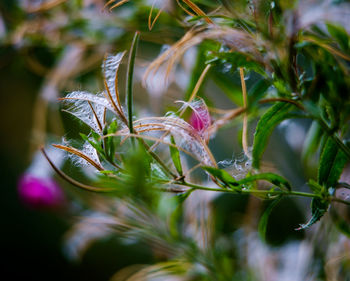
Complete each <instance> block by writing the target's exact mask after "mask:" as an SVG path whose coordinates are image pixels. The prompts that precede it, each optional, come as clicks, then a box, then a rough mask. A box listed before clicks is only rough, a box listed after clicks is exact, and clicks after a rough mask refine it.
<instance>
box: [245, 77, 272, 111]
mask: <svg viewBox="0 0 350 281" xmlns="http://www.w3.org/2000/svg"><path fill="white" fill-rule="evenodd" d="M270 86H271V82H270V81H268V80H267V79H261V80H259V81H258V82H256V83H255V84H254V85H253V86H252V87H251V88H250V89H249V91H248V96H249V104H250V105H252V104H255V103H257V102H258V101H259V100H260V99H261V98H262V97H263V96H264V95H265V94H266V92H267V90H268V88H269V87H270Z"/></svg>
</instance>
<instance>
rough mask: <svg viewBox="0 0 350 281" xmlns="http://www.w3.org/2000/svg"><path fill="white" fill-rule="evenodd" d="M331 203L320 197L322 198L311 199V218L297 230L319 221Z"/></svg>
mask: <svg viewBox="0 0 350 281" xmlns="http://www.w3.org/2000/svg"><path fill="white" fill-rule="evenodd" d="M328 206H329V203H328V202H326V201H324V200H322V199H320V198H313V199H312V201H311V214H312V216H311V219H310V220H309V221H308V222H307V223H306V224H302V225H300V227H299V228H297V230H301V229H305V228H308V227H310V226H311V225H313V224H314V223H316V222H318V221H319V220H320V219H321V218H322V217H323V215H324V214H325V213H326V212H327V210H328Z"/></svg>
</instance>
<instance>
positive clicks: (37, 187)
mask: <svg viewBox="0 0 350 281" xmlns="http://www.w3.org/2000/svg"><path fill="white" fill-rule="evenodd" d="M17 189H18V195H19V197H20V199H21V201H22V202H23V203H24V204H25V205H27V206H29V207H33V208H56V207H59V206H61V205H62V204H63V203H64V194H63V191H62V189H61V188H60V186H59V185H58V184H57V183H56V182H55V181H54V180H53V179H52V178H50V177H47V178H45V177H37V176H34V175H32V174H29V173H25V174H23V175H22V176H21V178H20V179H19V181H18V185H17Z"/></svg>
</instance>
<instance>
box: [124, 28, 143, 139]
mask: <svg viewBox="0 0 350 281" xmlns="http://www.w3.org/2000/svg"><path fill="white" fill-rule="evenodd" d="M139 38H140V33H139V32H135V35H134V38H133V40H132V44H131V49H130V54H129V60H128V70H127V79H126V104H127V107H128V121H129V130H130V133H134V126H133V78H134V65H135V57H136V51H137V46H138V42H139ZM132 140H133V138H132Z"/></svg>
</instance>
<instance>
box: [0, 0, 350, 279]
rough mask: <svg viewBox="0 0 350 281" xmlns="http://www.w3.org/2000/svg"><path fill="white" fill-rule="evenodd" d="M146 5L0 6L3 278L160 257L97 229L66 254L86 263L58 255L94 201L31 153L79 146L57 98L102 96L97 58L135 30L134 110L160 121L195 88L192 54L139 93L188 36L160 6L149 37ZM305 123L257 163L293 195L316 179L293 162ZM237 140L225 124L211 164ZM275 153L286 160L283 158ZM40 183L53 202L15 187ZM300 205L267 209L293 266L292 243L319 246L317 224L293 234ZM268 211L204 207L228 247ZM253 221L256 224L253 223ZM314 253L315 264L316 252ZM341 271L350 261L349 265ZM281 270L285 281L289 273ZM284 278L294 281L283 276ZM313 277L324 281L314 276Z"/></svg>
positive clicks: (210, 87) (74, 1)
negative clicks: (149, 71)
mask: <svg viewBox="0 0 350 281" xmlns="http://www.w3.org/2000/svg"><path fill="white" fill-rule="evenodd" d="M151 2H152V1H149V2H148V1H134V2H133V3H127V4H126V5H123V6H122V7H119V8H118V9H114V10H113V11H109V10H108V8H104V6H105V1H102V0H71V1H65V0H50V1H40V0H23V1H13V0H2V1H1V2H0V44H1V45H0V93H1V110H0V120H1V139H0V141H1V145H0V150H1V151H0V153H1V163H0V165H1V168H0V171H1V174H2V184H1V186H2V194H1V208H2V210H1V213H0V216H1V222H2V227H1V231H0V237H1V239H0V243H1V253H2V255H3V258H4V260H5V264H4V271H3V272H2V275H3V276H9V277H10V278H11V279H12V280H20V279H24V278H25V279H34V280H67V281H68V280H87V281H88V280H109V278H111V276H112V275H113V274H114V273H115V272H117V271H118V270H119V269H121V268H124V267H125V266H127V265H132V264H151V263H152V262H153V261H155V260H157V259H158V257H157V255H155V254H154V252H153V251H152V250H151V249H150V248H149V247H148V246H147V245H145V244H143V243H131V244H127V243H123V242H122V241H121V240H120V239H119V238H118V236H117V235H103V234H104V233H101V235H100V234H99V233H98V231H95V232H94V233H95V234H94V235H96V238H99V236H101V237H102V238H101V239H97V240H96V241H95V242H94V243H90V242H89V239H87V240H86V241H87V242H86V245H85V244H84V238H83V237H82V238H81V239H82V240H81V244H82V245H80V244H79V242H77V243H78V244H79V245H80V246H79V245H77V246H76V247H77V248H78V249H80V248H83V249H82V250H81V249H80V250H81V251H82V252H83V253H84V254H81V255H80V254H79V255H78V254H74V250H69V249H67V246H66V243H65V241H66V238H67V235H68V234H67V233H69V230H70V229H71V226H72V224H73V223H74V222H75V221H76V220H77V219H78V218H79V217H80V216H82V214H84V215H85V214H89V213H88V212H89V208H88V205H89V200H92V199H91V198H90V197H89V196H90V195H89V194H86V193H85V192H81V191H79V190H76V189H75V188H74V187H72V186H70V185H69V184H67V183H65V182H63V181H62V180H60V179H59V178H57V176H55V175H54V173H53V171H51V168H50V167H48V164H47V163H46V161H45V159H43V158H42V157H41V156H40V152H38V148H39V147H40V146H42V145H46V144H49V143H53V142H56V143H59V142H61V140H62V137H65V138H78V137H79V134H78V128H81V126H80V125H81V124H79V123H78V122H76V120H73V119H72V118H71V117H70V116H69V115H68V114H65V113H64V112H62V111H61V110H60V105H59V103H58V101H57V99H58V98H59V97H62V96H64V95H65V94H66V93H68V92H70V91H74V90H83V89H86V90H88V91H90V92H93V93H95V92H99V91H101V90H102V89H103V82H102V81H103V80H102V75H101V62H102V60H103V57H104V55H105V54H106V53H117V52H120V51H124V50H128V49H129V48H130V44H131V41H132V37H133V34H134V31H135V30H139V31H141V42H140V47H139V51H138V54H137V61H136V67H137V69H136V71H135V104H136V111H137V113H139V114H156V115H159V116H161V115H164V114H165V112H167V111H168V110H171V109H174V108H176V107H175V106H174V103H173V102H174V101H175V100H178V99H184V97H185V96H186V95H187V96H188V93H189V92H190V91H191V90H192V88H193V84H191V81H190V79H189V76H190V73H191V71H192V70H193V68H194V64H195V59H196V56H197V54H198V51H197V50H190V51H189V52H188V53H186V55H185V58H184V59H183V61H181V71H179V73H177V74H178V75H177V76H176V77H177V78H176V79H175V81H174V82H173V83H171V84H170V85H165V84H164V85H163V84H162V83H161V82H160V81H161V79H162V78H161V77H160V78H159V77H158V78H157V77H155V78H153V79H154V80H155V81H153V82H152V83H150V85H147V87H144V86H143V85H142V81H141V80H142V76H143V74H144V71H145V69H146V67H147V66H148V64H149V63H150V62H151V61H152V60H153V59H155V58H156V57H157V56H158V54H159V53H160V52H162V51H164V50H165V49H167V48H168V47H169V46H170V45H172V44H173V43H174V42H176V41H177V40H178V39H180V38H181V37H182V36H183V35H184V33H185V31H186V26H184V25H183V24H182V23H181V22H180V21H179V20H178V19H179V18H180V14H181V9H179V8H178V6H177V5H176V2H175V1H167V2H168V4H167V5H166V13H162V14H161V15H160V17H159V19H158V21H157V23H156V24H155V25H154V27H153V29H152V30H151V31H150V30H149V28H148V24H147V22H148V15H149V12H150V6H149V5H147V4H149V3H151ZM208 2H210V1H208ZM221 70H222V69H221ZM223 73H225V74H226V75H230V76H229V78H230V79H231V80H232V81H234V83H235V84H236V86H237V89H238V90H237V91H239V89H240V88H239V87H240V80H239V74H238V72H237V71H233V72H232V73H230V74H229V73H228V72H225V71H224V72H223ZM213 76H214V75H213ZM157 79H158V80H157ZM256 79H257V77H255V76H254V74H252V75H251V76H249V77H248V78H247V81H246V82H247V87H248V88H249V87H251V86H252V85H253V84H254V82H255V80H256ZM124 80H125V62H124V63H123V64H122V66H121V69H120V81H124ZM214 80H215V79H214V78H213V77H211V78H210V79H208V81H207V82H206V85H205V88H203V89H202V91H205V93H206V94H207V96H208V102H209V103H210V100H214V99H215V106H216V107H218V108H222V109H230V108H231V107H232V102H231V101H230V100H229V99H228V98H227V97H226V96H225V95H224V94H221V89H220V88H219V87H218V86H217V84H216V83H214ZM120 89H121V93H122V95H123V93H124V83H121V84H120ZM254 122H255V121H254V120H252V126H251V127H254V124H255V123H254ZM309 126H310V123H308V122H307V121H296V122H292V123H289V124H288V123H283V124H282V125H281V126H280V127H279V129H278V130H276V131H275V132H274V135H273V137H272V138H271V142H270V143H269V147H268V150H267V151H266V159H268V161H271V162H273V163H274V165H275V166H277V167H278V170H279V171H281V173H282V174H283V175H284V176H285V177H287V178H288V179H289V180H291V182H292V184H293V186H298V187H299V188H300V189H301V190H306V189H307V187H306V185H305V178H308V177H310V175H315V171H316V167H314V166H313V165H312V163H311V164H310V163H309V164H308V166H307V167H308V168H307V169H305V166H303V165H304V164H303V163H300V162H299V161H300V160H299V159H300V158H301V157H300V156H301V153H302V145H303V140H304V139H305V136H306V131H307V128H308V127H309ZM85 129H86V128H85ZM83 130H84V128H83ZM288 134H289V135H288ZM289 136H293V137H289ZM240 138H241V124H240V121H237V122H235V121H234V122H232V124H231V125H230V126H228V127H227V128H225V129H224V130H222V131H220V132H219V133H218V134H217V136H216V138H215V139H213V140H212V141H211V142H210V148H212V150H213V152H214V155H215V158H216V159H217V160H218V161H226V162H230V161H233V160H234V159H236V160H237V159H240V157H242V149H241V146H240V144H239V141H238V140H239V139H240ZM287 140H288V141H287ZM250 142H252V138H250ZM235 143H236V144H235ZM50 153H51V155H55V157H56V158H55V159H57V161H58V162H59V161H61V166H62V168H63V169H64V170H65V171H66V172H67V173H69V174H70V175H74V177H75V178H77V179H81V180H85V179H86V178H85V176H84V173H83V172H82V171H81V170H79V169H78V168H76V167H74V165H73V164H72V163H70V162H69V161H65V159H64V157H63V156H62V155H59V154H57V152H54V151H52V152H50ZM55 153H56V154H55ZM281 154H283V155H285V156H286V157H287V160H286V159H281V157H279V155H281ZM242 161H243V160H242ZM311 162H312V161H311ZM222 164H223V165H224V164H225V162H222ZM28 175H31V176H32V178H30V176H28ZM47 178H49V179H50V180H48V181H46V182H45V184H48V185H52V186H53V189H55V188H57V190H58V191H57V193H58V194H59V195H57V196H56V197H55V196H54V195H52V194H49V195H47V197H45V196H44V198H41V199H40V200H39V199H33V198H30V196H29V197H28V195H26V193H25V190H24V191H23V188H22V189H21V187H23V186H24V189H25V186H26V185H28V184H33V185H35V186H36V187H38V189H40V186H41V185H42V184H44V183H43V182H42V181H41V180H43V179H45V180H47ZM50 200H51V201H50ZM96 200H99V198H98V197H97V199H96ZM309 203H310V201H309V200H308V199H298V200H294V199H285V202H284V204H280V205H278V206H277V208H276V209H275V210H274V211H273V213H272V215H271V218H270V221H269V227H268V232H267V242H268V245H269V247H270V248H269V249H274V250H273V251H275V252H274V253H275V254H276V253H278V249H279V247H285V248H284V250H285V251H286V253H287V252H288V249H290V251H289V253H290V255H291V257H292V258H294V257H296V258H297V257H298V255H301V256H303V251H304V252H305V253H309V254H310V250H309V248H308V246H307V245H304V244H301V242H300V241H301V240H302V239H304V238H306V237H308V238H309V239H311V240H312V243H314V244H317V243H318V240H317V239H316V238H315V233H317V231H318V227H319V226H315V227H316V228H314V227H313V232H312V231H310V232H309V233H308V234H306V233H305V232H304V231H299V232H297V231H295V228H297V227H298V226H299V224H300V223H304V222H305V221H306V220H307V218H308V217H309V215H310V213H308V212H306V211H305V210H306V209H307V208H306V207H307V206H308V205H309ZM266 205H267V204H265V203H263V202H262V201H260V200H258V199H252V198H248V197H243V196H234V195H222V196H219V197H217V198H215V200H214V209H215V212H216V214H225V215H222V216H220V215H218V216H217V217H218V219H217V222H216V224H217V226H216V227H217V229H218V231H220V232H222V233H225V234H229V235H231V234H232V235H235V237H237V238H238V239H239V237H245V236H248V234H247V233H252V234H250V235H253V236H254V235H255V234H256V233H255V232H254V230H252V229H248V230H247V228H246V227H243V226H244V225H250V226H254V225H255V226H256V225H257V220H258V218H259V217H260V216H261V210H263V209H264V208H265V207H266ZM282 214H283V217H282ZM254 218H255V220H256V221H255V222H251V221H250V220H254ZM247 220H248V221H249V223H247V222H246V221H247ZM325 227H326V223H325V224H323V225H322V228H323V230H325ZM87 231H88V230H87ZM92 232H93V231H92ZM102 232H103V231H102ZM329 232H330V231H329ZM254 233H255V234H254ZM326 233H328V232H327V231H326ZM254 237H255V236H254ZM254 239H255V238H252V240H251V243H252V244H251V247H254V245H255V244H254V241H256V240H254ZM247 241H249V240H247ZM247 243H248V242H247ZM293 243H294V244H293ZM83 244H84V245H83ZM293 245H294V246H293ZM87 246H90V247H87ZM246 246H247V245H246ZM259 247H260V246H256V251H258V250H259V249H260V250H261V251H265V248H264V249H263V248H259ZM303 247H304V248H303ZM266 251H267V250H266ZM319 251H320V252H321V251H323V249H319ZM276 255H277V254H276ZM314 255H315V257H316V256H317V253H316V254H315V253H314ZM267 256H268V255H266V256H265V257H267ZM305 256H306V257H307V254H305V255H304V257H305ZM321 256H322V255H321ZM310 259H311V257H310ZM301 260H302V259H301ZM321 260H322V259H321ZM281 263H283V262H281ZM348 263H349V260H347V266H349V264H348ZM345 268H348V267H345ZM291 272H292V271H290V272H289V276H293V275H292V274H291ZM286 276H288V273H286ZM242 280H244V279H242ZM247 280H248V279H247ZM280 280H282V279H280ZM283 280H293V279H288V278H287V277H286V278H285V279H283ZM312 280H314V279H312ZM315 280H318V279H315ZM320 280H323V279H322V278H321V277H320ZM344 280H349V279H344Z"/></svg>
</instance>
